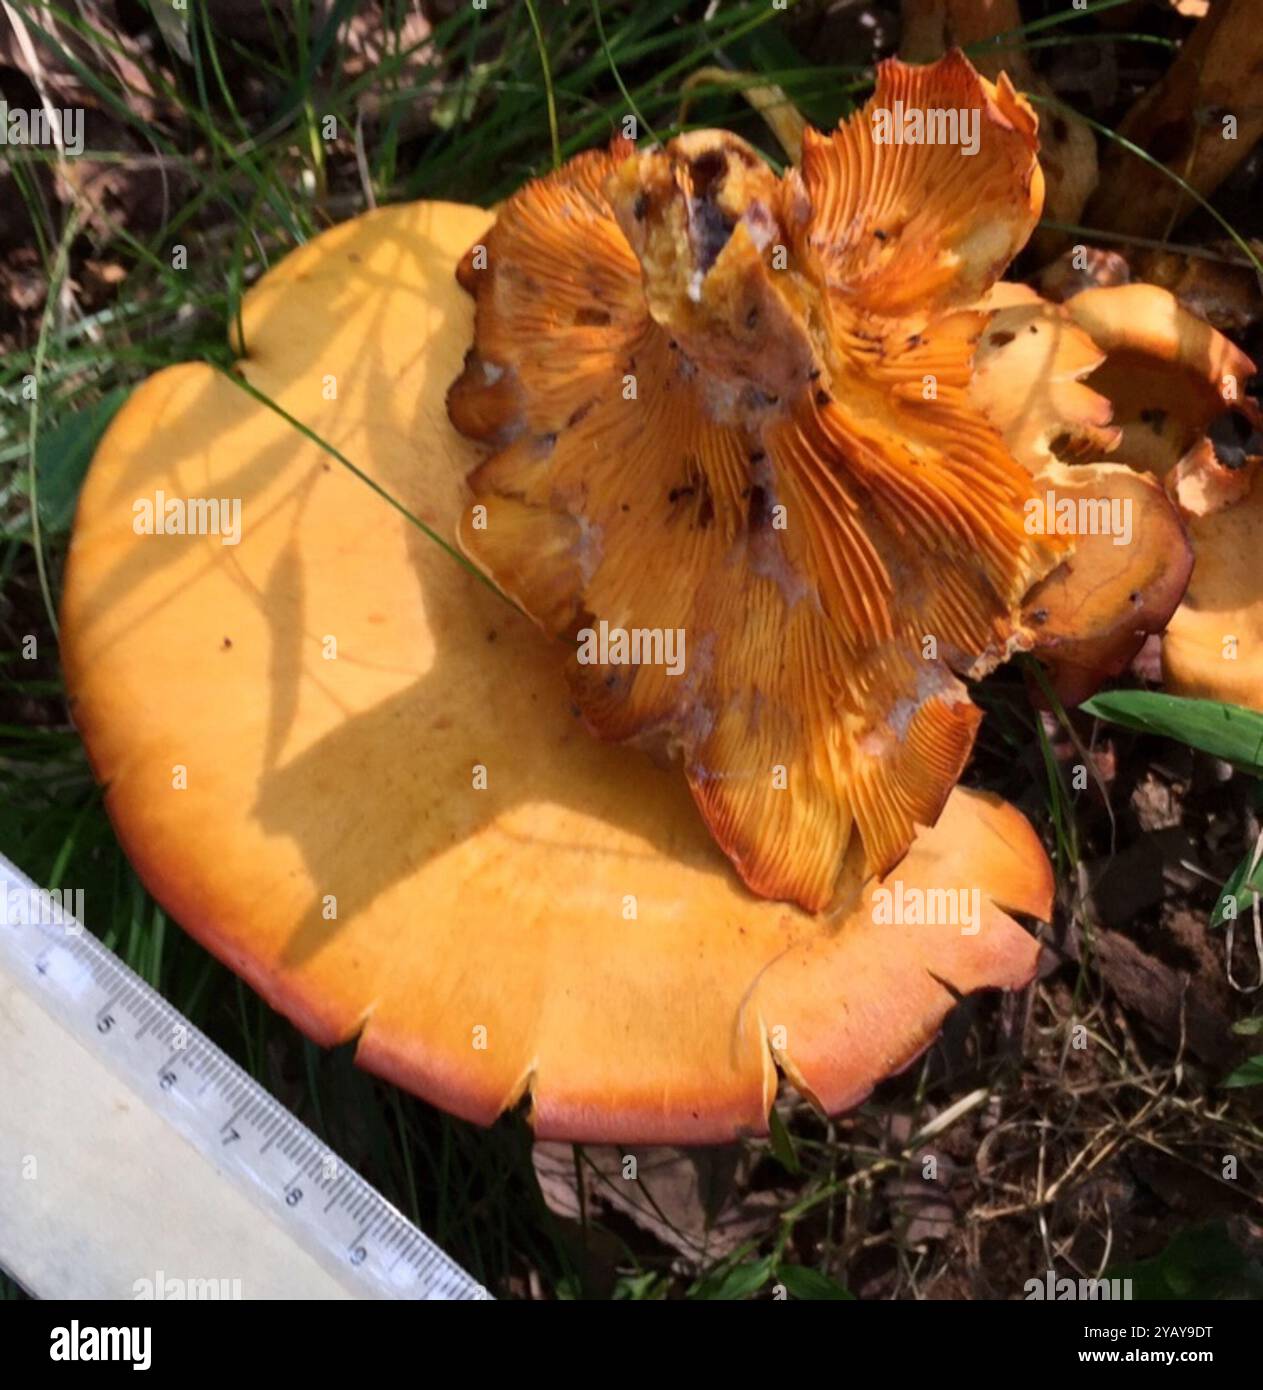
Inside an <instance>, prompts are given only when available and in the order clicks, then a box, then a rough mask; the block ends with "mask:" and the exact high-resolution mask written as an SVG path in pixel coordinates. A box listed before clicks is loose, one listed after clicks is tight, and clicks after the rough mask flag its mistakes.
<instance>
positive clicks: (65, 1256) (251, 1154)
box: [0, 855, 489, 1299]
mask: <svg viewBox="0 0 1263 1390" xmlns="http://www.w3.org/2000/svg"><path fill="white" fill-rule="evenodd" d="M0 895H2V896H0V1160H3V1161H0V1264H3V1265H5V1266H6V1267H7V1268H8V1269H9V1271H10V1273H12V1274H13V1276H14V1277H15V1278H17V1279H18V1280H19V1281H20V1282H21V1283H23V1284H24V1285H25V1286H26V1287H28V1288H29V1289H30V1290H31V1291H32V1292H34V1293H36V1294H40V1295H42V1296H50V1297H75V1296H99V1297H135V1296H136V1295H135V1294H134V1293H133V1292H130V1290H131V1289H132V1287H133V1278H134V1280H142V1279H145V1278H148V1279H149V1280H150V1281H151V1282H153V1281H154V1280H157V1282H158V1286H159V1288H160V1289H161V1287H162V1284H163V1280H164V1279H165V1280H168V1281H169V1280H171V1279H173V1278H184V1277H185V1276H188V1277H192V1278H199V1279H204V1278H210V1277H213V1276H216V1275H222V1276H224V1278H227V1277H228V1276H229V1275H233V1274H237V1272H238V1271H244V1274H243V1275H242V1276H241V1285H242V1296H244V1297H247V1298H249V1297H272V1298H294V1297H316V1298H319V1297H327V1298H339V1297H343V1298H345V1297H351V1298H394V1299H485V1298H488V1297H489V1295H488V1294H487V1292H486V1290H485V1289H484V1288H483V1287H482V1286H481V1285H480V1284H478V1283H477V1282H476V1281H475V1280H474V1279H472V1278H471V1277H470V1276H469V1275H468V1274H467V1273H466V1272H465V1271H464V1270H463V1269H462V1268H461V1267H460V1266H459V1265H457V1264H456V1263H455V1262H454V1261H452V1260H451V1259H449V1258H448V1257H447V1255H445V1254H444V1253H443V1251H442V1250H440V1249H439V1248H438V1247H437V1246H436V1245H435V1244H434V1243H433V1242H432V1241H431V1240H429V1239H428V1238H427V1237H426V1236H425V1235H424V1234H423V1233H422V1232H421V1231H419V1230H418V1229H417V1227H416V1226H414V1225H413V1224H412V1222H410V1221H409V1220H408V1219H407V1218H406V1217H405V1216H403V1214H402V1213H401V1212H399V1211H398V1210H396V1208H395V1207H394V1206H392V1205H391V1204H390V1203H389V1202H388V1201H387V1200H386V1199H385V1198H384V1197H383V1196H382V1195H381V1193H379V1192H378V1191H377V1190H376V1189H375V1188H373V1187H372V1186H370V1185H369V1184H368V1183H367V1182H366V1181H365V1180H364V1179H363V1178H362V1177H360V1175H359V1174H358V1173H356V1172H355V1171H354V1170H352V1169H351V1168H349V1167H348V1166H347V1165H346V1164H345V1163H343V1162H342V1161H341V1160H340V1159H339V1158H337V1157H336V1155H334V1154H332V1153H330V1151H329V1149H328V1147H327V1146H326V1145H324V1144H323V1143H321V1141H320V1140H319V1139H318V1138H317V1137H316V1135H315V1134H313V1133H312V1132H311V1130H309V1129H308V1128H307V1127H306V1125H304V1124H302V1123H301V1122H300V1121H299V1120H298V1119H297V1117H296V1116H294V1115H293V1114H292V1113H291V1112H290V1111H289V1110H288V1109H286V1107H285V1106H283V1105H282V1104H281V1103H280V1102H279V1101H277V1100H276V1099H275V1097H273V1096H272V1095H270V1094H269V1093H268V1092H267V1091H265V1090H264V1089H263V1088H262V1087H261V1086H260V1085H259V1084H258V1083H257V1082H256V1081H254V1080H253V1078H251V1077H250V1076H249V1075H248V1074H247V1073H246V1072H245V1071H243V1070H242V1069H241V1067H239V1066H237V1064H236V1063H235V1062H233V1061H232V1060H231V1059H230V1058H229V1057H227V1056H226V1055H225V1054H224V1052H222V1051H221V1050H220V1048H218V1047H217V1046H216V1045H215V1044H214V1043H212V1042H211V1041H210V1039H209V1038H207V1037H206V1036H205V1035H204V1034H202V1033H201V1032H199V1030H198V1029H197V1028H195V1027H194V1026H193V1025H192V1024H191V1023H190V1022H189V1021H188V1020H187V1019H186V1018H185V1017H184V1016H183V1015H182V1014H181V1013H180V1012H179V1010H178V1009H176V1008H174V1007H173V1006H172V1005H171V1004H170V1003H168V1002H167V1000H165V999H164V998H162V996H161V995H160V994H158V993H157V992H156V991H155V990H153V989H151V988H150V986H149V985H147V984H146V983H145V982H144V981H143V980H142V979H141V978H140V977H139V976H138V975H137V974H135V972H134V971H132V970H130V969H129V968H128V967H127V966H126V965H124V964H123V962H122V961H121V960H119V959H118V957H117V956H115V955H114V954H113V952H111V951H110V950H109V949H108V948H107V947H105V946H104V945H102V943H101V942H100V941H99V940H98V939H97V938H96V937H94V936H93V935H92V934H91V933H90V932H89V931H87V930H86V929H84V928H82V927H81V926H80V925H79V924H78V922H77V921H75V920H74V919H73V918H72V917H70V916H68V915H63V914H62V913H61V911H60V910H59V904H58V900H57V899H56V895H53V898H52V899H51V900H50V898H49V895H48V894H41V893H40V890H39V889H38V888H37V887H36V886H35V885H34V884H32V883H31V881H30V880H29V879H28V878H27V877H26V875H25V874H24V873H22V871H21V870H20V869H17V868H16V867H15V866H14V865H13V864H11V863H10V862H9V861H8V860H7V859H6V858H5V857H4V856H3V855H0ZM67 1035H68V1036H67ZM137 1101H138V1102H139V1104H136V1102H137ZM156 1121H160V1123H159V1122H156ZM189 1146H191V1148H192V1152H191V1153H190V1147H189ZM234 1223H235V1224H234ZM236 1228H239V1230H238V1229H236ZM234 1231H235V1234H234ZM225 1265H227V1266H228V1267H227V1268H225V1267H224V1266H225ZM208 1266H213V1267H208ZM159 1296H161V1294H159Z"/></svg>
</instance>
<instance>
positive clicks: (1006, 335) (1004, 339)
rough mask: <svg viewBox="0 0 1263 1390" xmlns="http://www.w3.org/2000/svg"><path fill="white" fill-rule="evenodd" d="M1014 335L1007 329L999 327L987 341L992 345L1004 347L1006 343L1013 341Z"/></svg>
mask: <svg viewBox="0 0 1263 1390" xmlns="http://www.w3.org/2000/svg"><path fill="white" fill-rule="evenodd" d="M1014 336H1015V335H1014V334H1012V333H1010V332H1009V331H1008V330H1007V329H1001V331H1000V332H999V333H993V334H992V335H991V336H990V338H988V339H987V341H988V342H989V343H990V344H991V346H992V347H1004V346H1005V344H1006V343H1011V342H1012V341H1013V338H1014Z"/></svg>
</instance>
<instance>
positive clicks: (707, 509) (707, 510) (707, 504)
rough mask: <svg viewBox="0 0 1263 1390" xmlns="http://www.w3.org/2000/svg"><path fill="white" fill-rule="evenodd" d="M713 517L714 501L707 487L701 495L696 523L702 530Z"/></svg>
mask: <svg viewBox="0 0 1263 1390" xmlns="http://www.w3.org/2000/svg"><path fill="white" fill-rule="evenodd" d="M714 519H715V501H714V499H713V498H712V497H711V495H710V489H709V488H707V489H706V492H705V495H704V496H703V497H702V501H701V505H700V506H699V507H698V509H697V524H698V526H700V527H701V528H702V530H703V531H704V530H705V529H706V528H707V527H708V526H709V525H710V524H711V522H712V521H714Z"/></svg>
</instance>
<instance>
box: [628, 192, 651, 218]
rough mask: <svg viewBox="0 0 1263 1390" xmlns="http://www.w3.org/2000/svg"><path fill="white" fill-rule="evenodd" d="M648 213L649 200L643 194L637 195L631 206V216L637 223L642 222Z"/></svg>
mask: <svg viewBox="0 0 1263 1390" xmlns="http://www.w3.org/2000/svg"><path fill="white" fill-rule="evenodd" d="M648 211H649V199H648V198H647V197H646V196H645V195H644V194H643V193H637V194H636V201H635V202H634V203H633V204H632V216H633V217H634V218H635V219H636V221H637V222H643V221H644V220H645V213H647V212H648Z"/></svg>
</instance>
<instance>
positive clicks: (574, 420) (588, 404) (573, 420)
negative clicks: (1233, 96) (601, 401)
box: [566, 401, 596, 429]
mask: <svg viewBox="0 0 1263 1390" xmlns="http://www.w3.org/2000/svg"><path fill="white" fill-rule="evenodd" d="M595 404H596V402H595V401H585V402H584V404H583V405H581V406H580V407H579V408H578V410H576V411H575V412H574V413H573V414H572V415H571V417H570V419H569V420H567V421H566V428H567V429H573V428H574V427H575V426H576V425H577V424H578V423H579V422H580V420H582V419H583V418H584V416H585V415H587V413H588V411H590V410H591V409H592V407H593V406H594V405H595Z"/></svg>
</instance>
